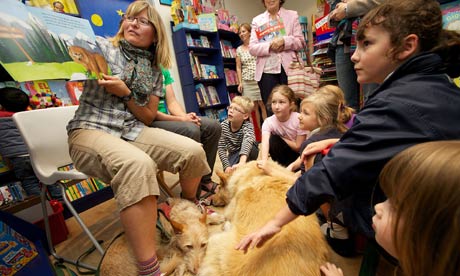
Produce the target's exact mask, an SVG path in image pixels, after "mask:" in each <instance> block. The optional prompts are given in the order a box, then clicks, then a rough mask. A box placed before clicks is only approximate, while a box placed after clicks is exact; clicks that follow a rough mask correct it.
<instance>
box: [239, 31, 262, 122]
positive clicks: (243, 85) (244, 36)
mask: <svg viewBox="0 0 460 276" xmlns="http://www.w3.org/2000/svg"><path fill="white" fill-rule="evenodd" d="M239 35H240V38H241V40H242V41H243V45H241V46H239V47H238V48H237V49H236V73H237V75H238V81H239V85H238V92H240V93H242V94H243V96H246V97H248V98H249V99H251V100H252V101H253V103H254V110H255V112H256V121H257V125H258V126H259V129H260V115H262V120H265V119H266V118H267V111H266V109H265V105H264V102H263V101H262V97H261V95H260V89H259V86H258V85H257V82H256V81H255V79H254V75H255V72H256V57H255V56H253V55H251V53H249V37H250V36H251V25H249V24H248V23H243V24H241V26H240V30H239ZM261 113H262V114H261Z"/></svg>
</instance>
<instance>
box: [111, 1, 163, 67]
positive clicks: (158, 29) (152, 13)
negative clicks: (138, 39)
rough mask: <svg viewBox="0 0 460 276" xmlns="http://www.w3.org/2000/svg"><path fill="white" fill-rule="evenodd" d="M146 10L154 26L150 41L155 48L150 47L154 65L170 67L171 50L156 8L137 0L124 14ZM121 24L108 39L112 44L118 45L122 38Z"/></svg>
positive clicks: (132, 14)
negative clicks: (152, 37) (152, 39)
mask: <svg viewBox="0 0 460 276" xmlns="http://www.w3.org/2000/svg"><path fill="white" fill-rule="evenodd" d="M145 9H146V10H147V17H148V20H149V21H150V23H152V25H153V27H154V28H155V38H154V39H155V40H154V41H152V43H154V44H153V46H154V47H155V49H150V50H151V51H152V52H153V53H154V54H155V55H154V58H155V61H154V63H153V64H154V65H161V66H163V67H164V68H170V67H171V51H170V49H169V44H168V37H167V35H166V31H165V27H164V25H163V21H161V17H160V15H159V14H158V12H157V10H156V9H155V8H154V7H153V6H152V5H151V4H150V2H149V1H146V0H137V1H134V2H132V3H131V4H130V5H129V6H128V8H127V10H126V13H125V16H135V15H138V14H139V13H141V12H142V11H143V10H145ZM123 31H124V30H123V28H122V24H120V27H119V29H118V32H117V34H116V35H115V36H114V37H112V38H111V39H110V41H112V43H113V45H114V46H116V47H118V45H119V41H120V40H122V39H124V34H123Z"/></svg>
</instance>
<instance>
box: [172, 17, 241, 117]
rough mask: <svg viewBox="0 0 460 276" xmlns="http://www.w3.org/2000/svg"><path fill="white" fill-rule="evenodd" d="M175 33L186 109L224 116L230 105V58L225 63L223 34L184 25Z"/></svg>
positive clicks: (209, 115) (175, 49) (204, 114)
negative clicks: (228, 86)
mask: <svg viewBox="0 0 460 276" xmlns="http://www.w3.org/2000/svg"><path fill="white" fill-rule="evenodd" d="M172 27H173V25H172V24H171V28H172ZM172 34H173V44H174V52H175V54H176V60H177V68H178V71H179V77H180V79H181V84H182V94H183V97H184V104H185V109H186V111H187V112H195V113H197V114H200V115H202V116H208V117H211V118H215V119H223V118H225V117H226V109H225V107H226V106H228V104H229V97H228V93H227V86H226V76H225V73H226V72H225V63H226V62H230V60H231V59H228V61H227V60H225V62H224V59H223V57H222V51H221V46H220V45H221V43H220V37H219V34H220V33H219V32H208V31H201V30H196V29H188V28H181V29H178V30H175V31H174V29H173V32H172ZM208 46H209V47H208ZM233 60H234V59H233ZM214 77H215V78H214ZM224 113H225V114H224Z"/></svg>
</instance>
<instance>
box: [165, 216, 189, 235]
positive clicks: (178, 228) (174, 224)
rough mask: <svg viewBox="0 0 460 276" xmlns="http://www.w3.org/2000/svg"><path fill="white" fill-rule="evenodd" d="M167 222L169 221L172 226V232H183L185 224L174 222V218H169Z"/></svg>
mask: <svg viewBox="0 0 460 276" xmlns="http://www.w3.org/2000/svg"><path fill="white" fill-rule="evenodd" d="M169 222H171V225H172V227H173V228H174V232H175V233H176V234H181V233H183V232H184V228H185V225H184V224H182V223H179V222H176V221H174V220H172V219H171V220H170V221H169Z"/></svg>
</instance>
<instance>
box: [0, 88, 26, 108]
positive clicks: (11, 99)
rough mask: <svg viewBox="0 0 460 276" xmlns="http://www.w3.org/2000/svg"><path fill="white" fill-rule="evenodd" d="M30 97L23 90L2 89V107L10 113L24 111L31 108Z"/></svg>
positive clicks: (0, 102) (0, 95)
mask: <svg viewBox="0 0 460 276" xmlns="http://www.w3.org/2000/svg"><path fill="white" fill-rule="evenodd" d="M29 104H30V103H29V96H27V94H26V93H25V92H24V91H22V90H21V89H17V88H13V87H5V88H1V89H0V105H1V106H2V107H3V108H4V109H5V110H6V111H10V112H19V111H24V110H26V109H27V107H28V106H29Z"/></svg>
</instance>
